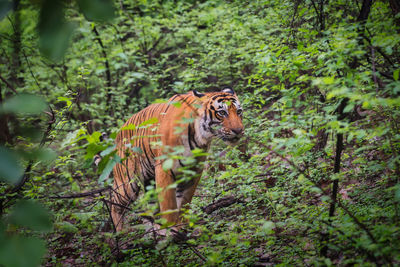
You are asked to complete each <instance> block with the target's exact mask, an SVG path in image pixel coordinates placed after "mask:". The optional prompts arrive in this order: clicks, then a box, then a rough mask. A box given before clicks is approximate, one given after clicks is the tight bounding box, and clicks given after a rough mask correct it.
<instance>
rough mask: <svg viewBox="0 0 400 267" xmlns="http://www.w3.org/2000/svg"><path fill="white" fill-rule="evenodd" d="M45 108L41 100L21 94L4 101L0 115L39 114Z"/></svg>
mask: <svg viewBox="0 0 400 267" xmlns="http://www.w3.org/2000/svg"><path fill="white" fill-rule="evenodd" d="M46 108H47V104H46V102H45V101H44V100H43V98H41V97H39V96H34V95H28V94H21V95H16V96H13V97H10V98H8V99H7V100H6V101H4V103H3V106H2V109H1V112H0V113H16V114H28V115H33V114H39V113H41V112H42V111H43V110H45V109H46Z"/></svg>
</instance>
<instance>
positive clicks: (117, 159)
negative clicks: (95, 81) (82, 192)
mask: <svg viewBox="0 0 400 267" xmlns="http://www.w3.org/2000/svg"><path fill="white" fill-rule="evenodd" d="M120 162H121V158H120V157H119V156H118V155H114V156H113V157H112V158H110V159H109V161H108V162H107V164H106V166H105V167H104V169H103V172H102V173H101V175H100V177H99V180H98V182H99V183H102V182H104V180H106V179H107V178H108V177H109V176H110V174H111V172H112V170H113V168H114V166H115V165H116V164H118V163H120Z"/></svg>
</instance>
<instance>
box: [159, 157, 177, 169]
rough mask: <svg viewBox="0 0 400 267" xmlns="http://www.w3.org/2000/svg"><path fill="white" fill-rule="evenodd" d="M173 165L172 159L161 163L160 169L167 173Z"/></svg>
mask: <svg viewBox="0 0 400 267" xmlns="http://www.w3.org/2000/svg"><path fill="white" fill-rule="evenodd" d="M173 165H174V160H173V159H166V160H165V161H164V162H163V165H162V168H163V170H164V171H168V170H170V169H172V166H173Z"/></svg>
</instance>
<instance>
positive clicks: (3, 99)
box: [0, 0, 400, 267]
mask: <svg viewBox="0 0 400 267" xmlns="http://www.w3.org/2000/svg"><path fill="white" fill-rule="evenodd" d="M224 88H232V89H233V90H234V91H235V93H236V94H237V97H238V98H239V99H240V102H241V106H242V108H243V119H242V120H243V125H244V136H243V137H242V138H241V139H240V141H239V143H238V144H237V145H236V146H229V145H226V144H225V143H224V142H223V141H222V140H219V139H215V140H213V142H212V144H211V147H210V149H209V150H208V151H193V156H191V157H192V158H194V157H197V156H198V155H200V156H207V159H206V161H205V162H204V166H203V167H204V171H203V174H202V178H201V180H200V182H199V185H198V186H197V189H196V191H195V193H194V196H193V199H192V202H191V205H190V208H187V209H186V210H184V213H183V216H184V217H185V218H186V221H187V223H186V224H185V225H184V226H183V227H182V228H181V230H180V231H181V233H180V234H179V236H180V237H181V238H177V236H176V235H173V234H171V231H170V230H171V229H172V226H171V225H170V224H169V223H168V222H166V221H165V220H164V219H163V218H162V217H160V212H159V210H158V201H157V195H158V194H159V192H160V191H159V189H158V188H157V187H156V186H155V184H154V183H151V184H148V185H146V186H145V188H144V189H145V190H142V192H141V194H140V196H139V198H138V199H137V200H136V201H135V202H134V203H131V205H129V207H126V209H128V210H129V214H128V215H127V221H128V224H129V227H128V228H127V230H125V231H115V225H113V221H112V220H111V217H110V214H111V212H110V210H111V207H112V205H114V203H113V202H112V199H111V196H112V190H113V188H112V185H113V179H114V177H113V172H112V170H113V168H114V166H116V164H118V163H119V162H121V158H120V157H118V155H117V154H116V152H115V151H116V150H115V138H116V136H117V133H118V132H119V130H120V129H121V127H122V125H123V124H124V123H125V122H126V121H127V119H128V118H130V117H131V116H132V115H133V114H135V113H137V112H138V111H140V110H142V109H143V108H145V107H147V106H148V105H150V104H152V103H165V101H166V100H167V99H169V98H170V97H172V96H174V95H176V94H183V93H187V92H191V91H193V90H195V91H196V92H200V93H205V92H214V91H220V90H222V89H224ZM152 123H154V120H152V118H150V119H149V120H148V121H146V122H144V123H142V124H141V125H136V126H133V127H145V126H146V125H147V126H148V125H149V124H150V125H151V124H152ZM399 128H400V2H399V1H398V0H386V1H385V0H254V1H239V0H229V1H222V0H152V1H150V0H129V1H128V0H118V1H117V0H2V1H1V2H0V265H1V266H17V267H19V266H399V265H400V130H399ZM132 149H134V148H132ZM173 149H174V150H173V151H172V152H171V153H168V154H165V155H163V157H164V158H163V159H162V160H163V162H164V164H163V168H164V169H166V170H168V169H171V168H172V165H173V164H174V162H176V161H178V160H181V159H182V155H181V154H182V150H181V148H180V147H179V146H177V147H174V148H173ZM196 153H197V154H196ZM99 156H100V157H99ZM96 157H98V159H99V158H100V159H99V160H98V161H96V160H95V159H96ZM191 157H189V158H185V160H187V161H190V160H191ZM95 161H96V163H98V165H96V164H95ZM182 173H183V175H184V176H186V179H191V178H190V177H191V175H193V173H191V172H190V171H189V170H186V171H185V170H183V171H182ZM175 186H176V185H175ZM161 230H163V231H161ZM161 232H163V233H165V234H162V233H161Z"/></svg>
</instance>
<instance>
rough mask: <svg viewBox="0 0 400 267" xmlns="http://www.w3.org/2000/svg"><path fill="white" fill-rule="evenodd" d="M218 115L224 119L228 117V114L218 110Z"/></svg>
mask: <svg viewBox="0 0 400 267" xmlns="http://www.w3.org/2000/svg"><path fill="white" fill-rule="evenodd" d="M218 115H220V116H221V117H225V116H226V115H228V113H226V111H225V110H219V111H218Z"/></svg>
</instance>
